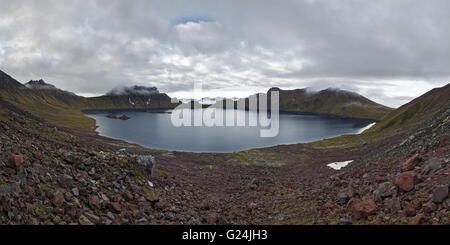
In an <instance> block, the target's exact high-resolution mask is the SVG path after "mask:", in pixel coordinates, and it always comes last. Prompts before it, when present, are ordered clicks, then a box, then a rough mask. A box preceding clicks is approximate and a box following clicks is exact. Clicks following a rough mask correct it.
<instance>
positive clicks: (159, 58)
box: [0, 0, 450, 106]
mask: <svg viewBox="0 0 450 245" xmlns="http://www.w3.org/2000/svg"><path fill="white" fill-rule="evenodd" d="M0 8H1V11H2V13H1V15H0V70H3V71H5V72H7V73H9V74H10V75H12V76H14V77H15V78H17V79H19V81H21V82H27V81H28V80H30V79H39V78H43V79H44V80H46V81H47V82H49V83H52V84H54V85H56V86H57V87H59V88H62V89H65V90H69V91H73V92H75V93H77V94H81V95H98V94H104V93H106V92H107V91H109V90H111V89H112V88H114V87H117V86H123V85H145V86H156V87H158V89H159V90H160V91H162V92H167V93H169V95H172V96H177V97H179V98H180V97H181V98H183V97H190V96H194V97H196V96H200V95H198V94H193V93H192V92H191V91H190V90H191V89H192V88H193V82H197V81H202V82H203V85H204V87H205V88H206V89H207V90H208V91H209V92H208V94H204V95H203V96H205V97H206V96H210V97H213V96H219V95H222V96H227V97H234V96H237V97H243V96H246V95H248V94H251V93H254V92H265V91H266V90H267V89H269V88H270V87H272V86H277V87H281V88H302V87H311V88H313V89H323V88H327V87H338V88H343V89H348V90H352V91H356V92H359V93H361V94H363V95H365V96H367V97H369V98H370V99H373V100H375V101H377V102H379V103H383V104H386V105H389V106H399V105H401V104H403V103H406V102H408V101H409V100H411V99H412V98H413V97H416V96H418V95H421V94H422V93H424V92H426V91H428V90H429V89H431V88H433V87H437V86H442V85H445V84H447V83H448V82H449V78H450V31H449V30H450V14H449V13H450V1H447V0H434V1H433V0H431V1H421V0H417V1H413V0H381V1H369V0H367V1H357V0H338V1H337V0H336V1H333V0H329V1H319V0H305V1H300V0H297V1H289V0H283V1H269V0H265V1H261V0H249V1H244V0H239V1H238V0H236V1H232V0H222V1H219V0H216V1H212V0H204V1H186V0H180V1H170V0H169V1H168V0H165V1H163V0H161V1H157V0H152V1H150V0H131V1H125V0H115V1H114V0H104V1H100V0H99V1H86V0H80V1H75V0H72V1H69V0H67V1H66V0H54V1H46V0H39V1H32V0H29V1H20V0H19V1H10V0H0Z"/></svg>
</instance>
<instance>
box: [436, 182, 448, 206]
mask: <svg viewBox="0 0 450 245" xmlns="http://www.w3.org/2000/svg"><path fill="white" fill-rule="evenodd" d="M447 197H448V186H440V187H438V188H436V189H434V191H433V197H432V201H433V202H435V203H442V202H443V201H444V200H445V199H446V198H447Z"/></svg>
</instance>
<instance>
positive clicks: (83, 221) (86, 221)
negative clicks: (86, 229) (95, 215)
mask: <svg viewBox="0 0 450 245" xmlns="http://www.w3.org/2000/svg"><path fill="white" fill-rule="evenodd" d="M78 222H79V223H80V225H94V223H92V222H91V221H90V220H89V219H88V218H87V217H86V216H84V215H81V216H80V218H79V219H78Z"/></svg>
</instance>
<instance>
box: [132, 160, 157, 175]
mask: <svg viewBox="0 0 450 245" xmlns="http://www.w3.org/2000/svg"><path fill="white" fill-rule="evenodd" d="M136 163H137V164H138V165H139V167H141V168H142V170H143V171H144V174H145V175H146V177H147V179H151V178H152V177H153V169H154V168H155V164H156V161H155V158H154V157H153V156H151V155H141V156H138V157H136Z"/></svg>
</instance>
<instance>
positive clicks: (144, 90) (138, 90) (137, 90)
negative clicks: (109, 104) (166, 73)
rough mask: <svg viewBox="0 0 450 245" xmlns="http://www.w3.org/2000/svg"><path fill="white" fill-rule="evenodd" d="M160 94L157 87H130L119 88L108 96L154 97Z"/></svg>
mask: <svg viewBox="0 0 450 245" xmlns="http://www.w3.org/2000/svg"><path fill="white" fill-rule="evenodd" d="M153 94H159V91H158V89H157V88H156V87H145V86H138V85H135V86H130V87H117V88H115V89H113V90H111V91H109V92H108V93H107V94H106V95H108V96H122V95H141V96H142V95H153Z"/></svg>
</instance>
